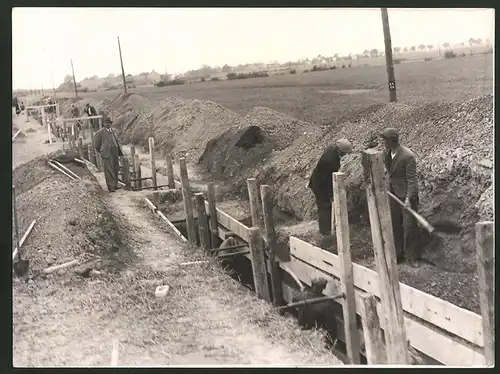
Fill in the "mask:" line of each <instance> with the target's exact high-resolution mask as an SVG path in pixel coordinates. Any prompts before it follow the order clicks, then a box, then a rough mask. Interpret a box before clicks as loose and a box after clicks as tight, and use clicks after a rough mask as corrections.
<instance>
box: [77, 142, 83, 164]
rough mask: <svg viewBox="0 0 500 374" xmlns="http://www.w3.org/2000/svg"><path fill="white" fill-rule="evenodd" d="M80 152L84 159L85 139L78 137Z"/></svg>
mask: <svg viewBox="0 0 500 374" xmlns="http://www.w3.org/2000/svg"><path fill="white" fill-rule="evenodd" d="M78 154H79V155H80V158H81V159H82V160H83V158H84V155H83V139H82V138H78Z"/></svg>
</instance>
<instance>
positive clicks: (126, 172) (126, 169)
mask: <svg viewBox="0 0 500 374" xmlns="http://www.w3.org/2000/svg"><path fill="white" fill-rule="evenodd" d="M122 165H123V166H122V167H123V183H125V189H126V190H131V189H132V182H131V181H130V165H129V163H128V158H127V157H126V156H124V157H122Z"/></svg>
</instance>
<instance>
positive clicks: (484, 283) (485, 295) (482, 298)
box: [476, 221, 495, 366]
mask: <svg viewBox="0 0 500 374" xmlns="http://www.w3.org/2000/svg"><path fill="white" fill-rule="evenodd" d="M493 232H494V224H493V222H491V221H488V222H478V223H476V254H477V270H478V275H479V302H480V305H481V316H482V318H483V339H484V356H485V358H486V365H487V366H495V255H494V243H495V241H494V240H493Z"/></svg>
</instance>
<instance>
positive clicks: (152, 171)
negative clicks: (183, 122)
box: [149, 138, 158, 190]
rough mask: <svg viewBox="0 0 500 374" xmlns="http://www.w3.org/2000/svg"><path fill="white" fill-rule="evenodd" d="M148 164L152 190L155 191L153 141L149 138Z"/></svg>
mask: <svg viewBox="0 0 500 374" xmlns="http://www.w3.org/2000/svg"><path fill="white" fill-rule="evenodd" d="M149 163H150V166H151V178H152V181H153V189H154V190H156V186H158V184H157V183H156V164H155V139H154V138H149Z"/></svg>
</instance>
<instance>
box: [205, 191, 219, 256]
mask: <svg viewBox="0 0 500 374" xmlns="http://www.w3.org/2000/svg"><path fill="white" fill-rule="evenodd" d="M207 199H208V214H209V215H210V234H211V239H212V240H211V243H212V246H211V248H212V249H215V248H218V246H217V243H218V242H219V228H218V224H217V208H216V206H215V188H214V182H210V183H208V184H207Z"/></svg>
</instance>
